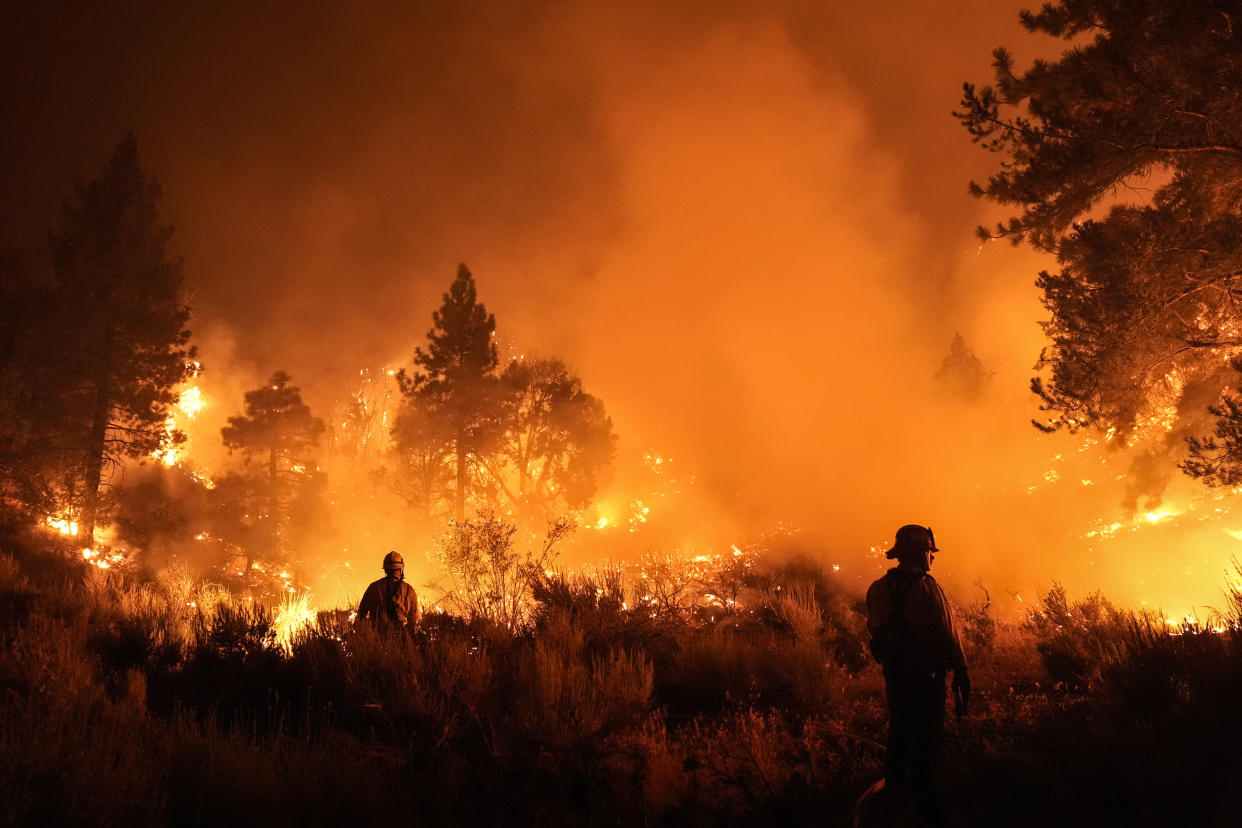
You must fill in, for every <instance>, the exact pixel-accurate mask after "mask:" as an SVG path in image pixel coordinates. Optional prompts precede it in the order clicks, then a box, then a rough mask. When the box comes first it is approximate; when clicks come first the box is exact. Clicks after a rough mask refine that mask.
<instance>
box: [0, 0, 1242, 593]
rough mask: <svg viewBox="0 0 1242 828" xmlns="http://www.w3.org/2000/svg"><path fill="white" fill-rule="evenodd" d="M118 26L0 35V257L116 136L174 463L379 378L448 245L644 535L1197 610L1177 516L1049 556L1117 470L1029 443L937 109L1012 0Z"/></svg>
mask: <svg viewBox="0 0 1242 828" xmlns="http://www.w3.org/2000/svg"><path fill="white" fill-rule="evenodd" d="M121 5H122V6H123V8H122V9H120V10H114V9H104V8H103V7H102V6H100V7H99V8H96V7H94V6H93V5H91V4H86V5H85V6H83V5H81V4H71V3H46V4H41V5H39V6H38V7H37V8H36V7H31V8H23V9H20V10H14V9H10V10H9V11H5V12H3V13H0V14H2V15H3V17H4V18H5V19H4V21H3V22H4V23H5V25H4V31H5V32H6V34H5V35H4V36H3V37H4V42H3V44H2V45H3V48H0V54H2V55H3V57H0V68H2V69H3V74H4V77H6V78H9V79H10V81H9V85H10V89H9V90H8V95H7V98H8V99H9V101H10V103H11V107H10V109H11V110H12V111H13V112H14V113H16V117H15V118H14V121H13V123H15V124H18V125H19V128H18V129H16V130H11V131H6V134H4V135H3V136H2V137H0V142H3V143H0V147H2V149H3V153H2V154H3V157H4V158H5V159H6V161H5V162H4V163H5V167H6V170H5V171H6V174H7V175H8V177H9V179H10V180H11V181H12V182H13V184H12V187H11V188H10V192H9V195H8V196H6V198H5V201H4V204H3V208H4V212H3V219H4V222H3V224H4V226H5V227H4V230H3V233H4V236H2V237H0V241H3V243H4V245H5V246H6V247H17V246H28V245H30V244H31V243H32V242H33V241H34V240H37V239H39V238H40V237H41V235H42V234H43V233H44V232H45V231H46V228H47V227H48V226H49V225H50V224H52V223H53V222H54V221H55V215H56V213H55V204H56V199H57V198H59V197H61V196H63V195H64V194H66V193H67V192H68V190H69V179H70V176H71V175H72V174H74V173H77V174H79V175H82V176H84V177H90V175H92V174H93V173H94V171H95V170H97V169H98V168H99V166H100V164H101V163H102V160H103V159H104V158H105V157H106V155H107V153H108V152H109V151H110V150H111V148H112V146H114V144H115V142H116V140H117V139H118V138H119V137H120V136H121V135H122V134H123V133H124V132H125V131H126V130H129V129H133V130H134V131H135V132H136V134H137V136H138V139H139V143H140V148H141V150H142V152H143V157H144V164H145V166H146V168H147V170H148V172H149V173H150V174H152V175H154V176H155V177H157V178H158V179H159V180H160V181H161V182H162V184H163V185H164V188H165V194H166V197H165V201H164V215H165V218H166V220H168V221H171V222H173V223H175V225H176V226H177V230H178V232H177V236H176V240H175V244H176V249H177V251H178V252H179V254H181V255H183V256H184V259H185V263H186V268H185V272H186V279H187V287H188V289H189V293H190V298H191V302H192V305H193V309H194V312H195V319H194V322H193V327H194V329H195V333H196V340H197V341H198V342H199V345H200V352H201V358H202V360H203V362H204V363H205V364H206V366H207V372H206V373H205V374H204V378H203V388H204V390H205V392H206V393H207V396H208V398H209V399H210V400H211V405H212V411H213V412H214V413H213V414H212V415H211V417H212V418H214V419H208V420H207V421H206V422H207V423H208V425H206V426H201V427H200V429H199V431H198V432H196V433H195V434H194V435H193V438H194V440H195V441H196V445H194V446H193V447H192V448H193V451H194V452H195V455H194V456H195V458H196V459H197V460H199V461H200V462H203V463H204V464H205V465H207V466H209V467H212V468H218V467H219V466H220V465H223V464H225V463H226V462H227V458H225V457H224V456H223V454H222V450H221V449H220V447H219V445H218V442H217V443H213V442H212V440H211V439H207V437H209V436H210V435H212V434H218V428H219V426H220V425H222V424H223V421H224V418H225V417H226V416H227V415H228V414H230V413H238V412H240V409H241V404H242V394H243V392H244V391H245V390H246V389H248V388H251V387H254V386H255V385H256V384H258V383H260V382H262V381H263V380H265V379H266V377H267V376H269V375H270V374H271V373H272V372H273V371H275V370H278V369H283V370H287V371H289V372H290V373H292V374H293V377H294V381H295V383H296V384H298V385H300V386H301V387H302V389H303V394H304V396H305V397H306V399H307V400H308V402H310V404H311V406H312V409H313V410H315V412H316V413H318V414H320V415H321V416H327V414H328V412H329V411H331V410H332V408H333V407H334V406H335V405H336V404H337V403H338V402H339V401H340V400H342V399H344V398H345V397H346V396H347V395H348V394H349V393H350V391H351V390H352V389H353V387H354V383H356V379H357V375H358V371H359V370H360V369H362V368H372V369H376V368H388V367H400V366H404V365H407V364H408V361H409V358H410V355H411V354H412V352H413V349H414V347H415V346H416V345H418V344H419V343H420V342H421V341H422V340H423V337H424V336H425V334H426V331H427V330H428V328H429V327H430V324H431V322H430V315H431V312H432V310H433V309H434V308H435V307H436V306H437V305H438V303H439V298H440V295H441V293H442V292H443V291H444V290H445V289H446V288H447V286H448V283H449V282H450V281H451V278H452V275H453V272H454V268H455V267H456V265H457V263H458V262H460V261H464V262H466V263H468V264H469V265H470V267H471V269H472V270H473V271H474V274H475V277H476V279H477V282H478V285H479V291H480V298H481V299H482V301H484V302H485V303H486V304H487V306H488V308H489V310H491V311H492V312H493V313H495V315H496V318H497V321H498V326H499V332H498V333H499V340H500V341H501V342H502V344H503V346H504V351H507V352H508V353H511V354H538V355H545V356H557V357H560V358H562V359H564V360H565V361H566V362H567V363H569V364H570V365H571V366H572V367H573V368H574V369H575V370H576V371H577V372H578V373H579V375H580V376H581V377H582V378H583V381H584V383H585V385H586V387H587V388H588V389H589V390H590V391H591V392H592V393H594V394H596V395H598V396H599V397H601V398H602V399H603V400H604V401H605V403H606V405H607V407H608V410H609V412H610V414H611V415H612V417H613V419H614V422H615V424H616V429H617V431H618V433H619V434H620V436H621V442H620V445H619V451H618V462H619V468H618V472H617V481H616V483H615V484H614V486H613V488H612V489H611V490H610V491H608V492H605V493H604V494H603V498H602V499H603V500H604V501H605V502H609V501H610V499H611V501H621V500H624V499H625V498H627V497H628V494H627V492H628V491H629V489H630V488H632V487H633V486H635V485H636V483H635V481H636V480H639V479H641V478H642V477H643V475H644V474H646V471H644V469H645V468H646V467H645V466H644V465H643V458H644V457H646V456H647V455H649V454H653V453H654V454H655V455H657V456H659V457H661V458H662V459H663V458H671V460H669V467H670V468H675V469H676V470H677V471H676V474H677V475H678V477H679V481H680V484H679V488H678V491H679V492H680V494H678V495H676V497H675V498H674V499H675V500H676V504H669V505H665V504H657V505H653V509H654V510H656V511H659V510H660V509H663V510H664V511H665V512H666V513H668V514H670V515H675V516H676V519H675V520H674V519H673V518H672V517H668V518H666V520H667V522H668V523H669V524H675V530H673V529H669V530H668V533H667V535H664V536H660V537H659V542H660V543H662V544H667V545H669V546H672V545H676V544H686V545H691V546H694V545H698V546H702V547H714V548H719V546H720V545H721V544H724V545H726V546H727V544H728V543H729V542H731V540H732V539H735V538H736V539H742V538H744V537H746V536H748V535H753V534H755V533H757V532H761V531H763V530H764V528H766V527H769V526H772V525H774V524H775V523H776V522H778V521H781V522H785V523H787V524H791V525H795V526H799V527H804V528H805V530H806V531H805V533H804V534H803V535H802V536H801V538H802V540H801V541H799V542H800V543H802V544H804V545H805V547H806V548H807V549H809V550H810V551H812V552H813V553H814V554H816V555H818V556H820V557H821V558H822V559H824V560H826V561H828V560H830V561H832V562H834V563H838V564H839V565H840V566H841V567H842V573H843V576H847V577H849V578H852V579H853V580H855V581H857V582H858V583H859V584H862V583H864V582H865V581H867V580H869V579H870V578H872V577H874V575H875V574H876V573H877V572H878V571H879V570H880V569H881V568H882V555H877V553H876V552H874V551H872V548H873V547H876V546H878V545H880V544H882V543H883V542H886V541H889V540H891V537H892V532H893V530H894V529H895V528H896V527H897V526H898V525H900V524H903V523H908V522H922V523H929V524H931V525H932V526H933V527H934V528H935V529H936V532H937V539H938V541H939V542H940V545H941V547H942V549H943V550H944V552H943V553H942V558H941V560H940V561H939V562H938V563H937V570H936V571H937V574H938V575H943V576H944V577H945V580H947V581H948V582H949V583H950V585H951V586H953V587H955V588H956V589H957V591H958V592H959V593H960V594H967V593H966V591H967V590H969V589H970V584H971V582H972V581H973V580H974V579H975V578H982V579H983V580H984V582H985V583H987V584H989V585H993V586H994V587H995V588H996V589H995V590H994V592H995V594H994V596H993V597H999V593H1000V592H1001V591H1011V592H1015V593H1018V592H1021V591H1028V592H1029V591H1030V590H1032V589H1035V588H1038V587H1041V586H1044V587H1046V586H1047V585H1048V583H1049V582H1050V581H1051V579H1053V578H1057V579H1060V580H1062V581H1064V582H1066V583H1067V584H1068V585H1070V586H1071V587H1076V588H1078V589H1095V588H1100V589H1103V590H1104V591H1105V592H1106V594H1108V595H1110V596H1116V597H1117V598H1119V599H1121V600H1123V601H1138V600H1150V602H1151V603H1152V604H1153V605H1155V604H1156V603H1159V602H1164V603H1165V604H1166V605H1168V606H1175V607H1177V608H1179V609H1180V608H1182V607H1183V606H1189V605H1190V604H1202V603H1207V602H1210V601H1212V600H1213V599H1214V597H1215V594H1216V593H1215V592H1214V591H1212V590H1214V589H1215V585H1216V584H1217V583H1218V582H1219V577H1220V574H1221V573H1222V572H1223V570H1224V566H1225V565H1226V563H1227V561H1228V557H1229V554H1230V544H1232V543H1236V540H1234V539H1232V538H1230V537H1228V536H1226V535H1225V534H1224V533H1223V532H1221V531H1220V528H1219V527H1218V526H1215V525H1213V526H1210V527H1207V528H1202V529H1194V530H1193V531H1190V530H1179V532H1178V533H1177V534H1176V536H1175V538H1174V536H1167V537H1166V536H1159V538H1158V540H1154V541H1142V544H1151V545H1142V547H1141V550H1140V552H1141V555H1142V560H1143V561H1144V564H1143V566H1142V567H1136V566H1135V565H1134V557H1133V556H1134V555H1135V554H1136V552H1135V548H1134V547H1133V544H1136V543H1140V542H1139V541H1137V540H1134V541H1130V540H1124V539H1121V540H1118V539H1112V540H1109V541H1108V542H1107V543H1105V541H1104V540H1102V539H1100V538H1099V536H1096V539H1092V538H1085V537H1084V535H1086V534H1087V533H1088V532H1089V531H1092V529H1093V527H1096V525H1097V524H1098V523H1099V522H1100V521H1103V523H1105V524H1111V523H1113V522H1117V521H1130V520H1131V516H1129V515H1127V514H1125V513H1124V511H1123V510H1122V509H1121V507H1120V505H1119V504H1120V502H1121V499H1122V497H1123V492H1124V480H1122V479H1120V478H1121V477H1122V476H1123V475H1124V472H1125V468H1126V467H1125V459H1124V457H1121V456H1113V455H1107V454H1104V453H1102V449H1101V448H1100V447H1093V448H1091V449H1089V450H1087V451H1082V450H1080V449H1082V438H1081V437H1072V436H1067V435H1054V436H1040V435H1039V434H1038V433H1037V432H1035V431H1034V430H1033V429H1032V428H1031V427H1030V426H1029V423H1028V421H1029V419H1030V417H1031V416H1033V415H1035V414H1036V413H1037V412H1036V411H1035V410H1034V405H1033V403H1032V400H1031V399H1030V395H1029V393H1028V392H1027V390H1026V385H1027V381H1028V379H1029V377H1030V375H1031V373H1032V370H1033V369H1032V365H1033V363H1034V361H1035V359H1036V357H1037V355H1038V352H1039V348H1040V347H1041V345H1042V344H1043V340H1042V335H1041V333H1040V330H1039V328H1038V325H1037V321H1038V320H1039V319H1040V318H1041V317H1042V315H1043V312H1042V310H1041V308H1040V307H1039V303H1038V296H1037V294H1036V291H1035V289H1034V287H1033V284H1032V282H1033V278H1034V275H1035V273H1036V272H1037V271H1038V270H1039V269H1040V268H1041V267H1049V266H1050V265H1051V263H1050V262H1049V261H1047V260H1044V259H1041V258H1040V257H1038V256H1035V255H1034V254H1031V253H1029V252H1027V251H1024V250H1014V249H1011V248H1009V247H1008V246H1002V245H989V246H987V247H984V248H980V246H979V244H978V242H977V241H976V240H975V238H974V236H973V229H974V227H975V225H977V224H979V223H989V222H991V221H992V220H994V219H995V218H996V217H997V216H996V215H994V214H993V213H992V212H990V211H989V209H988V208H987V206H986V205H982V204H980V203H977V202H974V201H973V200H971V199H970V198H969V197H968V196H967V195H966V184H967V182H968V180H970V179H971V178H972V177H976V178H977V177H983V176H986V175H987V173H988V171H989V170H990V169H991V165H992V163H993V162H994V159H991V158H988V157H986V155H985V154H984V153H982V152H981V151H979V150H978V149H977V148H975V147H973V146H972V145H971V144H970V142H969V140H968V137H967V136H966V134H965V132H964V130H962V129H961V128H960V127H959V126H958V124H957V123H956V122H955V121H954V120H953V119H952V118H951V117H950V111H951V110H952V109H953V107H954V106H955V105H956V103H957V99H958V96H959V94H960V88H961V86H960V85H961V82H962V81H963V80H967V79H970V80H976V81H986V80H987V79H988V72H989V53H990V50H991V49H992V48H993V47H995V46H997V45H1000V44H1002V43H1003V44H1006V45H1009V46H1013V47H1015V51H1016V54H1017V56H1018V58H1019V60H1022V59H1024V58H1026V57H1029V56H1030V55H1031V54H1034V51H1033V50H1034V49H1040V48H1043V49H1047V48H1049V44H1039V43H1034V44H1033V43H1031V42H1029V41H1027V40H1026V39H1025V36H1024V34H1023V33H1022V32H1021V30H1020V29H1019V27H1018V25H1017V22H1016V20H1017V10H1018V8H1020V5H1013V6H1010V5H1007V4H994V3H988V2H982V1H981V0H972V2H969V3H961V4H954V6H953V7H952V9H951V10H949V9H946V8H945V7H944V6H943V4H933V3H920V4H908V3H896V2H878V3H872V4H869V5H868V6H867V7H866V8H865V9H858V8H854V7H851V8H850V10H849V11H848V12H847V11H845V10H843V9H841V10H838V9H833V8H825V7H824V6H825V5H829V6H830V5H831V4H821V3H812V2H798V0H788V2H783V3H774V4H767V3H743V2H728V3H702V4H699V5H697V6H686V5H684V4H674V5H676V8H673V7H671V6H670V5H669V4H663V3H656V2H639V3H631V4H607V5H605V4H591V3H570V2H552V1H551V0H546V1H541V2H518V3H514V2H504V3H501V2H496V3H474V4H459V3H419V4H411V3H404V2H389V3H368V4H364V5H365V7H366V8H365V9H362V10H357V9H346V8H345V7H344V6H341V5H340V4H335V3H327V2H310V3H306V2H303V3H296V4H294V3H229V2H220V3H208V2H192V3H184V4H175V5H171V6H170V5H169V4H162V3H153V2H152V3H141V2H131V3H126V4H121ZM608 6H612V7H611V8H609V7H608ZM955 331H960V332H961V333H962V334H963V335H964V336H965V339H966V341H967V342H968V343H969V344H970V346H971V347H972V348H973V349H974V350H975V352H976V353H977V354H978V355H979V356H980V357H981V358H982V359H983V361H984V363H985V365H986V366H987V368H988V369H989V370H991V371H993V372H995V374H994V376H993V378H992V382H991V386H990V393H989V394H988V396H987V397H986V398H985V399H984V401H983V403H982V404H980V405H975V406H972V405H968V404H965V403H963V402H961V401H959V400H954V399H950V398H945V397H944V396H943V395H939V394H938V393H937V389H936V384H935V382H934V380H933V376H934V374H935V373H936V371H937V369H938V368H939V367H940V364H941V360H942V359H943V357H944V356H945V355H946V353H947V352H948V346H949V342H950V341H951V339H952V336H953V334H954V332H955ZM1083 481H1090V482H1089V483H1086V482H1083ZM1179 485H1180V484H1179ZM1175 493H1177V495H1178V497H1181V498H1182V499H1183V501H1185V503H1189V502H1190V501H1191V500H1193V499H1194V498H1200V499H1202V498H1203V497H1204V495H1203V494H1202V493H1201V492H1199V490H1197V489H1193V487H1190V488H1186V487H1182V488H1177V489H1176V490H1175ZM1187 508H1189V507H1187ZM345 523H348V521H345ZM1128 526H1129V524H1127V531H1128ZM375 535H376V536H375V537H370V538H368V539H367V540H366V543H367V544H374V545H375V547H376V551H375V557H376V560H377V561H378V556H379V555H380V554H382V552H383V551H384V548H385V547H386V546H387V545H388V543H387V541H388V540H391V537H389V536H388V535H386V534H385V532H384V531H383V529H382V528H379V529H376V530H375ZM1134 537H1136V538H1137V537H1138V535H1137V534H1136V535H1134ZM1144 537H1148V535H1144ZM654 542H655V541H653V540H644V541H643V543H644V544H648V545H649V544H651V543H654ZM345 543H346V545H348V544H349V543H350V542H349V541H348V539H346V541H345ZM1126 544H1130V545H1126ZM1155 546H1159V547H1160V548H1161V550H1162V551H1167V552H1168V553H1171V554H1170V555H1169V556H1167V557H1157V553H1156V552H1155V551H1154V549H1155ZM355 548H356V545H355ZM610 551H611V550H610ZM635 551H641V550H635ZM1171 560H1175V562H1170V561H1171ZM377 566H378V564H377ZM1184 567H1192V569H1193V571H1188V572H1186V573H1185V574H1183V571H1182V570H1183V568H1184ZM1140 569H1141V570H1142V571H1141V572H1140V571H1139V570H1140ZM364 583H365V581H363V580H360V583H359V584H352V585H350V591H351V592H352V593H353V594H354V595H355V596H356V595H357V594H358V593H359V592H360V591H361V585H362V584H364ZM1156 585H1159V586H1158V587H1157V586H1156Z"/></svg>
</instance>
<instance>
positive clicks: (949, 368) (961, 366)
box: [935, 333, 995, 404]
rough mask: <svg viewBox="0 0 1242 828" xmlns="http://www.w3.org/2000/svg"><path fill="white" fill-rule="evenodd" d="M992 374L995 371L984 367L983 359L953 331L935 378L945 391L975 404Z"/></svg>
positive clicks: (981, 397)
mask: <svg viewBox="0 0 1242 828" xmlns="http://www.w3.org/2000/svg"><path fill="white" fill-rule="evenodd" d="M994 375H995V372H994V371H989V370H988V369H987V368H986V367H984V364H983V360H981V359H979V357H978V356H976V355H975V352H974V351H973V350H972V349H971V347H970V346H969V345H967V344H966V338H965V337H964V336H962V335H961V333H954V334H953V341H952V342H950V343H949V353H948V354H946V355H945V358H944V359H943V360H941V362H940V370H938V371H936V374H935V379H936V382H938V383H939V384H940V387H941V389H943V390H944V391H945V392H946V393H948V394H950V395H952V396H953V397H956V398H957V399H959V400H962V401H963V402H968V403H971V404H975V403H978V402H979V401H980V400H982V399H983V397H984V395H986V394H987V391H988V386H989V385H991V382H992V377H993V376H994Z"/></svg>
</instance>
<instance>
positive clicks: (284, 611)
mask: <svg viewBox="0 0 1242 828" xmlns="http://www.w3.org/2000/svg"><path fill="white" fill-rule="evenodd" d="M316 616H317V613H316V612H315V609H314V607H312V606H311V596H310V593H309V592H303V593H302V594H301V595H293V594H288V595H286V596H285V597H284V600H282V601H281V602H280V606H278V607H276V612H275V617H274V618H273V619H272V629H273V630H274V631H275V633H276V646H278V647H280V648H281V649H282V650H284V651H285V652H286V653H288V652H292V650H293V642H294V640H295V639H296V638H297V636H298V635H299V634H300V633H302V632H303V631H305V630H307V629H309V628H310V627H311V625H313V624H314V623H315V618H316Z"/></svg>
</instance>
